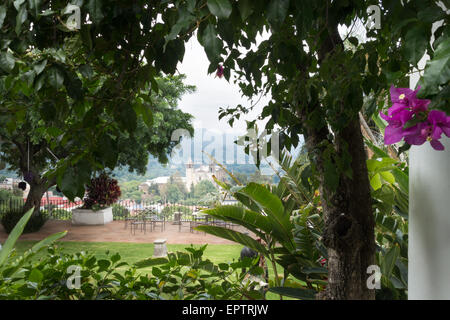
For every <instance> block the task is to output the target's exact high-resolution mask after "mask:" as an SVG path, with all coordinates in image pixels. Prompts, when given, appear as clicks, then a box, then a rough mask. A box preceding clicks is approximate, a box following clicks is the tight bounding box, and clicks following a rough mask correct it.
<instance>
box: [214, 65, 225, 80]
mask: <svg viewBox="0 0 450 320" xmlns="http://www.w3.org/2000/svg"><path fill="white" fill-rule="evenodd" d="M223 70H224V68H223V66H222V65H220V64H219V65H218V66H217V72H216V77H219V78H222V77H223V72H224V71H223Z"/></svg>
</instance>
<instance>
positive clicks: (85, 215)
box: [72, 207, 113, 226]
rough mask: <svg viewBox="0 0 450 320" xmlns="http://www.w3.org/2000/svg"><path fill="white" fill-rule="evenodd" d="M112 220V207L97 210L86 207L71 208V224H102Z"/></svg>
mask: <svg viewBox="0 0 450 320" xmlns="http://www.w3.org/2000/svg"><path fill="white" fill-rule="evenodd" d="M111 221H113V214H112V207H109V208H105V209H102V210H98V211H93V210H88V209H74V210H72V224H75V225H94V226H95V225H104V224H107V223H110V222H111Z"/></svg>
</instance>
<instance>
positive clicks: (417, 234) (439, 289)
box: [408, 24, 450, 300]
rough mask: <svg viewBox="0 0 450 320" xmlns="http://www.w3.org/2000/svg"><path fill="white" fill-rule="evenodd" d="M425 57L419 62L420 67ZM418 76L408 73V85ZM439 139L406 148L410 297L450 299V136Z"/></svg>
mask: <svg viewBox="0 0 450 320" xmlns="http://www.w3.org/2000/svg"><path fill="white" fill-rule="evenodd" d="M433 27H434V28H433V32H434V30H435V29H436V28H437V24H435V25H434V26H433ZM428 59H429V57H428V56H427V55H425V56H424V58H423V59H422V60H421V61H420V62H419V67H420V68H421V69H422V68H423V67H424V66H425V63H426V60H428ZM418 80H419V75H418V74H417V75H415V76H412V77H411V81H410V87H411V89H414V88H415V86H416V84H417V81H418ZM441 142H442V144H443V145H444V146H445V150H444V151H436V150H434V149H433V148H432V147H431V146H430V144H429V142H426V143H425V144H423V145H421V146H413V147H411V149H410V152H409V247H408V258H409V271H408V298H409V299H410V300H416V299H420V300H428V299H433V300H438V299H450V269H449V267H450V139H449V138H447V137H446V136H445V135H443V138H442V139H441Z"/></svg>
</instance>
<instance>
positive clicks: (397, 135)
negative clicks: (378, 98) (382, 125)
mask: <svg viewBox="0 0 450 320" xmlns="http://www.w3.org/2000/svg"><path fill="white" fill-rule="evenodd" d="M380 116H381V118H383V119H384V120H386V121H387V122H388V126H387V127H386V129H385V131H384V144H386V145H388V144H393V143H397V142H400V141H401V140H402V138H403V136H404V129H403V127H404V126H405V124H406V122H408V121H409V120H411V118H412V112H410V111H408V110H406V109H404V110H400V111H397V112H395V113H394V114H393V115H392V116H389V115H385V114H383V113H381V112H380Z"/></svg>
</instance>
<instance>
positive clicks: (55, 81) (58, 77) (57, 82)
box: [46, 67, 64, 90]
mask: <svg viewBox="0 0 450 320" xmlns="http://www.w3.org/2000/svg"><path fill="white" fill-rule="evenodd" d="M46 75H47V80H48V81H49V83H50V85H51V86H52V87H54V88H55V89H57V90H58V89H60V88H61V87H62V86H63V83H64V74H63V73H62V71H61V70H60V69H59V68H57V67H51V68H50V69H48V70H47V71H46Z"/></svg>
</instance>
